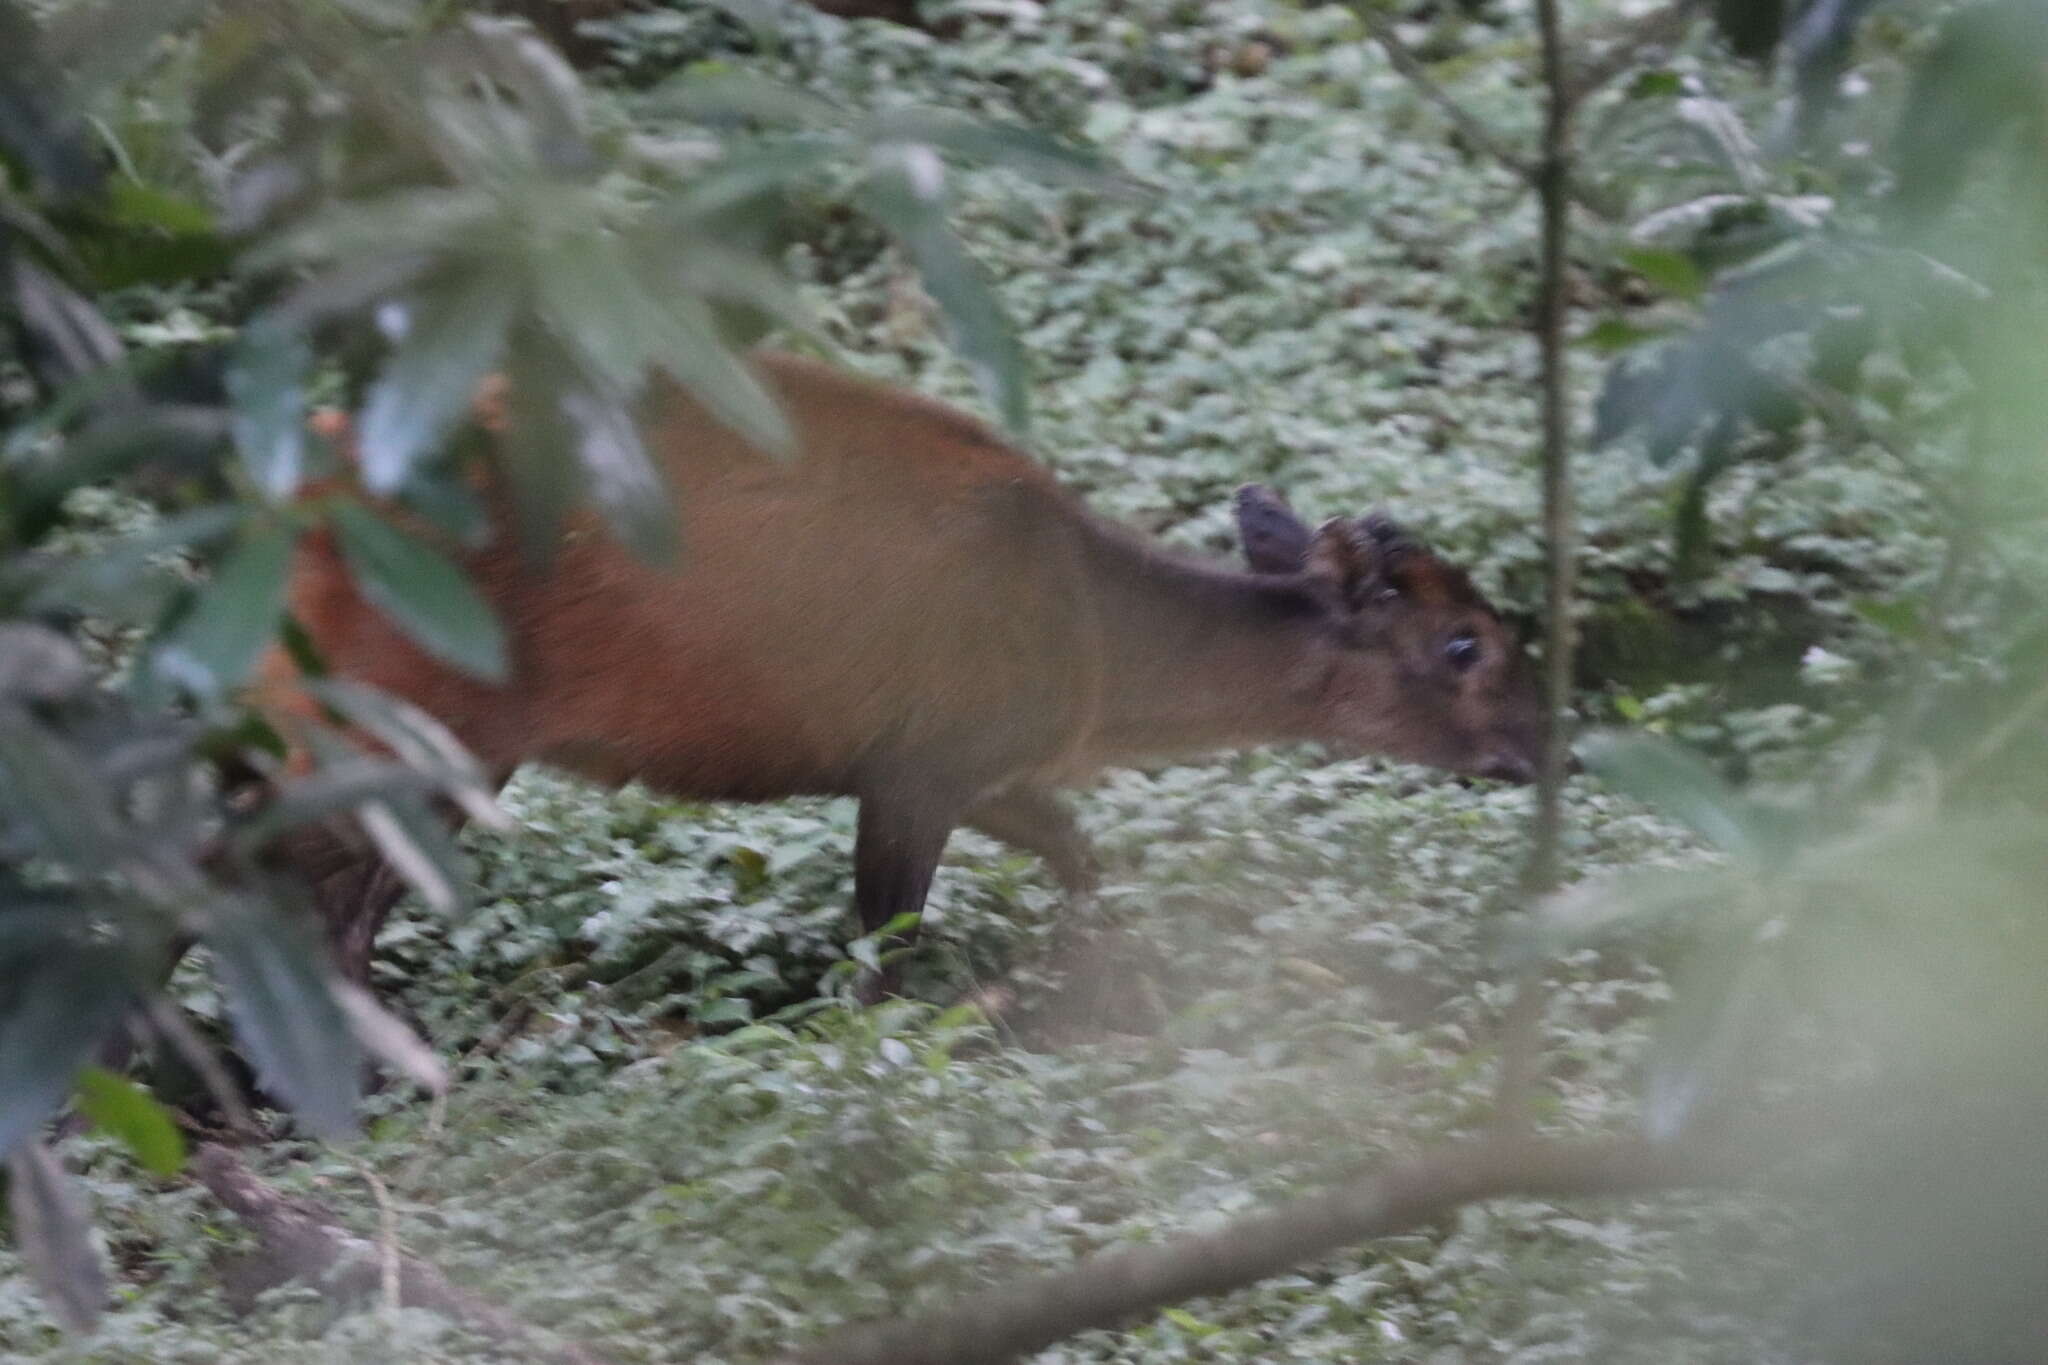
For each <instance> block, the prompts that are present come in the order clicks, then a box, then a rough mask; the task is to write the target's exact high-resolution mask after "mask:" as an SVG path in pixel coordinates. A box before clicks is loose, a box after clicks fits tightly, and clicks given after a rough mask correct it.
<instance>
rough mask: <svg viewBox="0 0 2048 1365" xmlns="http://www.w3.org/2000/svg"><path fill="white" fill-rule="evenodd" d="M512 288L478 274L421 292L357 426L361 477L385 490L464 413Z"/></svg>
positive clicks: (508, 315)
mask: <svg viewBox="0 0 2048 1365" xmlns="http://www.w3.org/2000/svg"><path fill="white" fill-rule="evenodd" d="M518 305H519V291H518V290H517V288H516V287H513V286H512V285H510V284H509V283H508V282H507V281H506V280H503V279H500V278H494V277H493V276H491V275H490V274H487V273H485V272H482V271H479V272H477V273H475V274H473V275H471V276H469V277H468V278H467V279H464V280H460V281H457V282H455V283H453V284H449V285H445V286H443V287H441V288H438V289H435V290H433V291H432V292H430V293H428V294H425V295H423V296H422V297H421V298H420V299H419V300H418V301H417V303H416V304H415V305H414V306H412V307H411V308H410V309H409V310H408V312H409V315H410V316H409V321H408V324H407V327H406V332H405V336H404V337H403V338H402V339H401V340H400V341H399V343H398V345H397V347H396V348H394V349H393V351H392V352H391V356H390V358H389V359H388V360H386V361H385V363H384V369H383V372H382V373H380V374H379V375H378V377H377V381H376V383H374V384H372V385H371V386H370V392H369V394H368V396H367V397H366V398H365V399H364V400H363V411H362V416H361V418H360V419H359V420H358V421H357V423H356V440H357V445H358V449H359V450H360V451H361V460H362V471H363V482H364V483H366V484H368V485H369V487H370V488H372V489H374V490H376V491H378V492H385V493H388V492H390V491H391V490H392V489H394V488H396V487H398V486H399V485H400V484H402V483H404V482H405V480H406V477H407V475H409V474H411V472H412V467H413V464H414V463H415V462H416V461H417V460H419V459H420V457H421V456H423V455H426V454H427V453H429V452H430V451H432V450H433V449H434V448H435V447H436V446H438V445H439V444H440V443H441V441H442V440H443V438H445V437H446V436H447V435H448V433H449V431H450V430H452V429H453V428H454V426H455V424H456V423H457V422H459V421H460V420H461V419H462V418H463V416H464V415H465V414H466V413H468V411H469V405H470V403H471V401H472V400H473V399H474V398H475V396H476V388H477V384H478V383H479V382H480V381H481V380H482V379H483V377H484V376H485V375H486V374H488V373H489V372H490V370H491V367H492V366H494V365H495V364H497V362H498V357H499V355H501V354H502V353H503V351H504V347H505V329H506V327H507V326H508V325H509V324H510V323H511V321H512V315H513V313H514V312H515V311H516V310H517V308H518Z"/></svg>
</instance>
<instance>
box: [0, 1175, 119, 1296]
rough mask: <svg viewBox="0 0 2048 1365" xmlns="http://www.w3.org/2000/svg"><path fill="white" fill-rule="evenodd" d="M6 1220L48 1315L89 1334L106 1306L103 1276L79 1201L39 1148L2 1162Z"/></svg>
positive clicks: (68, 1180) (75, 1189)
mask: <svg viewBox="0 0 2048 1365" xmlns="http://www.w3.org/2000/svg"><path fill="white" fill-rule="evenodd" d="M7 1216H8V1222H9V1223H10V1224H12V1226H13V1231H14V1242H15V1245H16V1246H17V1247H18V1248H20V1251H21V1259H22V1262H23V1263H24V1264H25V1265H27V1267H28V1272H29V1276H30V1278H32V1279H33V1280H34V1281H35V1283H36V1288H37V1289H39V1290H40V1291H42V1295H43V1298H44V1300H45V1301H46V1302H47V1303H48V1304H49V1305H50V1311H51V1314H52V1315H53V1316H54V1317H56V1319H57V1321H58V1322H60V1323H62V1324H63V1325H64V1326H65V1328H66V1329H68V1330H70V1331H73V1332H90V1331H92V1330H93V1328H94V1327H95V1326H97V1325H98V1323H99V1318H100V1309H101V1308H102V1306H104V1305H105V1303H106V1301H107V1278H106V1272H105V1271H104V1270H103V1269H102V1268H101V1265H100V1257H99V1252H98V1251H96V1250H94V1248H93V1244H92V1227H91V1224H90V1223H88V1222H87V1221H86V1203H85V1199H84V1197H83V1196H82V1195H81V1194H80V1193H79V1191H78V1187H77V1186H76V1185H75V1184H73V1183H72V1181H71V1178H70V1177H69V1176H67V1175H65V1174H64V1168H63V1167H62V1166H59V1165H58V1164H57V1158H56V1157H54V1156H52V1155H51V1154H50V1150H49V1148H47V1147H45V1146H43V1145H42V1144H41V1143H39V1142H34V1143H28V1144H26V1145H24V1146H22V1147H21V1148H20V1149H19V1150H17V1151H16V1152H14V1153H13V1154H12V1155H11V1156H9V1157H8V1158H7Z"/></svg>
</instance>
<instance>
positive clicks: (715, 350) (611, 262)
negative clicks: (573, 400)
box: [534, 233, 794, 492]
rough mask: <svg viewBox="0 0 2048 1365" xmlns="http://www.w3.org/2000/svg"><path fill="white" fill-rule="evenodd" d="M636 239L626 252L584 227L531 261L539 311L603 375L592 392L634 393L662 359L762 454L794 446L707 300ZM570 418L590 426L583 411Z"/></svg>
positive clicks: (654, 248) (653, 245)
mask: <svg viewBox="0 0 2048 1365" xmlns="http://www.w3.org/2000/svg"><path fill="white" fill-rule="evenodd" d="M641 245H642V250H641V251H640V252H638V253H637V254H635V255H629V254H628V252H627V250H626V248H625V247H624V246H623V245H622V244H621V243H620V242H619V241H618V240H617V239H616V238H614V237H613V236H611V235H609V234H598V233H593V234H586V235H584V236H580V237H578V238H576V239H575V240H574V241H572V242H568V243H564V244H563V245H562V246H560V247H559V248H557V249H556V250H555V251H553V252H551V253H549V254H548V256H547V257H546V258H545V260H544V261H541V262H536V265H537V266H538V267H539V269H540V274H539V276H538V278H536V279H535V280H534V289H535V293H536V295H537V296H538V302H539V307H540V313H541V318H542V320H543V322H544V323H545V324H546V325H547V327H548V329H549V331H550V332H552V333H553V335H554V338H555V339H556V340H557V341H559V342H561V343H562V344H564V345H565V346H567V347H568V348H569V349H570V350H571V351H572V352H574V353H575V354H576V355H577V356H578V358H579V359H580V360H581V362H582V364H583V367H584V368H585V369H587V370H588V371H589V372H590V373H591V374H592V376H593V377H594V378H596V379H599V380H601V381H602V388H601V389H599V388H593V389H592V390H590V392H593V393H594V392H601V391H606V390H609V391H613V392H616V393H618V394H620V395H621V396H622V397H623V396H626V395H633V394H637V393H638V392H639V391H640V386H641V383H642V380H643V378H644V376H645V373H646V370H647V369H648V367H649V366H659V367H660V368H662V369H665V370H667V371H668V372H669V373H670V374H671V375H673V376H674V377H675V378H676V380H677V382H679V383H681V384H682V385H683V386H684V387H685V388H687V389H689V390H690V392H691V394H692V395H693V396H694V397H695V398H697V400H698V401H699V402H701V403H703V404H704V406H705V407H707V408H709V409H710V410H711V413H712V415H713V416H715V417H717V418H718V419H719V420H720V421H722V422H724V423H726V424H727V425H728V426H730V427H732V428H733V429H734V430H735V431H737V432H739V433H740V434H741V435H743V436H745V437H746V438H747V439H748V440H749V441H752V442H754V443H755V444H756V445H758V446H760V447H761V448H762V450H763V451H765V452H768V453H770V454H778V455H780V454H788V453H791V451H792V448H793V444H794V438H793V436H792V434H791V432H790V428H789V423H788V420H787V419H786V418H785V417H784V416H783V413H782V409H781V407H780V406H779V405H778V404H777V403H776V401H775V399H774V397H773V396H772V395H770V394H769V392H768V390H767V388H766V387H765V386H764V385H763V384H762V383H761V381H760V379H759V378H758V377H757V376H756V375H755V374H754V372H753V371H752V370H750V369H749V368H748V367H747V366H746V365H745V364H744V363H742V362H741V360H740V358H739V357H738V356H737V355H735V354H734V353H733V350H732V348H731V347H730V346H728V345H727V344H726V343H725V341H724V340H723V339H722V338H721V337H720V336H719V335H718V328H717V326H716V324H715V323H714V321H713V319H712V316H711V311H710V309H709V308H708V307H707V306H706V305H705V303H704V301H703V300H702V299H699V298H695V297H692V296H691V295H690V294H688V293H687V292H686V291H685V290H683V289H681V288H678V287H676V286H675V285H674V284H673V283H671V282H670V281H669V280H667V279H664V278H663V275H664V273H665V272H666V271H667V269H668V265H667V262H666V261H665V260H664V259H663V256H664V253H663V251H662V244H661V243H660V242H658V241H650V242H647V243H644V244H641ZM565 401H566V400H565ZM571 420H572V421H574V422H575V423H576V424H577V425H578V426H579V427H581V428H584V429H585V430H586V431H587V430H588V429H589V426H590V424H589V422H588V421H587V420H586V419H585V418H584V417H583V416H581V415H576V414H572V416H571ZM588 467H589V466H588V465H586V468H588ZM593 472H595V471H593ZM601 491H602V490H600V492H601Z"/></svg>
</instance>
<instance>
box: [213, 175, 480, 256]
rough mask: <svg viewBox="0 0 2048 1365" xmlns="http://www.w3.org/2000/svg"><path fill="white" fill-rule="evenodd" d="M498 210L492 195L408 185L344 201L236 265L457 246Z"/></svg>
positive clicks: (434, 251)
mask: <svg viewBox="0 0 2048 1365" xmlns="http://www.w3.org/2000/svg"><path fill="white" fill-rule="evenodd" d="M498 211H499V206H498V201H497V200H496V199H494V198H492V197H491V196H490V195H489V194H486V193H484V192H483V191H481V190H473V189H439V188H434V189H409V190H399V191H396V192H394V193H392V194H389V195H386V196H385V197H383V198H381V199H368V200H364V199H355V200H349V201H347V202H346V203H343V204H341V205H339V206H337V207H335V208H332V209H329V210H327V211H326V212H325V213H322V214H320V215H318V216H316V217H314V218H313V219H311V220H310V221H308V222H305V223H302V224H300V225H299V226H297V227H295V228H293V229H291V230H290V231H288V232H285V233H282V234H280V235H279V236H276V237H273V238H272V239H271V240H270V241H268V242H266V243H264V244H263V245H261V246H258V247H256V248H254V249H253V250H251V251H249V252H248V253H246V254H245V255H244V256H243V257H242V261H241V265H242V269H243V271H244V272H245V273H258V272H265V271H270V270H275V269H277V268H278V267H280V266H283V265H288V264H291V263H294V262H299V261H321V260H325V261H334V260H345V259H351V258H355V257H369V258H373V259H375V258H381V257H384V256H387V255H389V254H391V253H392V252H394V251H398V252H419V253H429V254H438V253H441V252H445V251H451V250H460V249H461V248H463V247H465V246H473V245H474V243H475V241H476V237H477V234H478V233H479V232H480V231H482V230H483V229H485V228H486V227H487V225H489V224H490V223H491V220H492V219H493V218H494V217H495V216H496V215H497V213H498Z"/></svg>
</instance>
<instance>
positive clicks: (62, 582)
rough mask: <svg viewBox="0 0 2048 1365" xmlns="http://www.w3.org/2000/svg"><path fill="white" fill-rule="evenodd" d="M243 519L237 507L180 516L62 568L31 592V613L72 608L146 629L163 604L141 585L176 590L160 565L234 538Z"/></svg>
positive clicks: (222, 506) (65, 563)
mask: <svg viewBox="0 0 2048 1365" xmlns="http://www.w3.org/2000/svg"><path fill="white" fill-rule="evenodd" d="M243 515H244V513H243V509H242V508H241V507H240V506H237V505H236V504H233V503H223V504H220V505H218V506H214V507H201V508H197V509H195V510H193V511H190V512H180V513H178V514H177V515H176V516H173V517H169V518H167V519H165V520H164V521H163V522H161V523H159V524H158V525H157V526H155V527H152V528H151V529H150V530H147V531H144V532H142V533H140V534H139V535H133V536H126V537H123V538H122V539H120V540H117V541H114V542H113V543H111V544H109V545H105V546H102V547H100V548H97V549H94V550H90V551H88V552H86V553H84V554H81V555H80V556H78V557H77V558H76V559H70V560H65V561H62V562H60V563H59V564H58V565H57V566H56V567H55V568H53V569H52V570H51V571H50V572H49V573H48V574H47V575H46V576H45V577H44V578H43V579H42V581H41V582H39V583H37V584H36V586H35V588H34V589H33V590H31V591H30V593H29V594H28V598H27V601H26V605H27V607H28V609H29V610H30V611H51V610H54V609H57V608H61V607H69V608H71V609H73V610H76V611H81V612H84V613H86V614H87V615H89V616H98V617H101V618H103V619H105V620H109V621H119V622H125V623H127V624H130V625H145V624H147V623H148V622H149V621H151V620H153V619H155V617H156V615H157V609H158V607H160V605H161V602H160V600H152V599H151V598H150V597H149V595H148V594H147V593H145V592H144V591H143V583H142V581H141V580H143V579H144V578H145V577H146V576H147V575H150V574H157V575H160V576H161V579H162V582H163V584H164V586H165V588H166V589H169V588H171V587H172V586H173V580H171V579H170V577H169V576H168V575H167V574H164V573H163V571H162V570H161V569H160V568H159V567H158V566H157V565H156V563H155V561H156V560H158V559H160V558H161V557H162V556H164V555H166V554H170V553H173V552H175V551H178V550H184V549H188V548H190V547H192V546H195V545H208V544H211V543H212V542H214V541H217V540H219V539H221V538H222V537H224V536H227V535H229V534H231V533H232V532H233V531H234V530H235V528H236V527H238V526H240V525H241V524H242V518H243ZM138 608H139V610H138Z"/></svg>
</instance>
